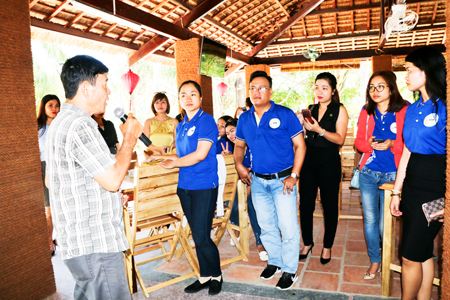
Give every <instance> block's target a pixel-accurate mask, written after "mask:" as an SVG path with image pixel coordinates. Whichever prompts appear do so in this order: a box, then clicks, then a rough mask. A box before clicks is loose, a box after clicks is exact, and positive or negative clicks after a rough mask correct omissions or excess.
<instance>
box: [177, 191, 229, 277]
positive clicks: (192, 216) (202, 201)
mask: <svg viewBox="0 0 450 300" xmlns="http://www.w3.org/2000/svg"><path fill="white" fill-rule="evenodd" d="M217 192H218V188H217V187H216V188H213V189H206V190H185V189H180V188H178V189H177V195H178V197H179V198H180V201H181V206H182V207H183V211H184V214H185V215H186V218H187V220H188V222H189V226H191V230H192V238H193V239H194V243H195V250H196V251H197V258H198V263H199V266H200V275H201V276H202V277H209V276H212V277H217V276H220V275H221V274H222V271H221V270H220V257H219V250H218V249H217V246H216V244H214V242H213V240H212V239H211V226H212V221H213V218H214V211H215V209H216V201H217Z"/></svg>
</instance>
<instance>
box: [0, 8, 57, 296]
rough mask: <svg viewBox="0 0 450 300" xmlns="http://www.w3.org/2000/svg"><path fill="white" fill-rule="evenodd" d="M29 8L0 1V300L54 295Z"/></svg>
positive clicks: (54, 287)
mask: <svg viewBox="0 0 450 300" xmlns="http://www.w3.org/2000/svg"><path fill="white" fill-rule="evenodd" d="M29 5H30V1H28V0H17V1H9V0H0V7H1V8H2V9H0V20H2V22H0V35H1V38H2V40H3V42H2V43H0V66H1V69H2V72H0V90H1V91H2V92H1V93H0V106H1V107H2V109H1V110H0V119H1V120H2V121H1V125H0V131H1V133H2V138H1V139H0V149H1V151H0V166H1V172H0V182H1V183H0V195H1V196H0V220H1V221H0V222H1V225H0V229H1V234H0V253H1V255H0V270H1V271H0V294H1V295H0V298H1V299H44V298H46V297H47V296H49V295H51V294H53V293H54V292H56V286H55V278H54V275H53V267H52V263H51V255H50V245H49V239H48V233H47V222H46V218H45V208H44V188H43V182H42V173H41V162H40V154H39V144H38V128H37V122H36V104H35V96H34V82H33V80H34V79H33V61H32V56H31V43H30V41H31V31H30V10H29ZM48 92H49V93H50V92H52V91H48Z"/></svg>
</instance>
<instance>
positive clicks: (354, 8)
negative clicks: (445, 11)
mask: <svg viewBox="0 0 450 300" xmlns="http://www.w3.org/2000/svg"><path fill="white" fill-rule="evenodd" d="M435 1H436V0H408V1H407V3H406V4H418V3H428V2H435ZM376 8H380V3H378V2H377V3H371V4H365V5H354V6H345V7H336V8H329V9H321V10H314V11H312V12H310V13H309V14H308V16H315V15H323V14H331V13H342V12H344V13H345V12H350V11H357V10H366V9H376Z"/></svg>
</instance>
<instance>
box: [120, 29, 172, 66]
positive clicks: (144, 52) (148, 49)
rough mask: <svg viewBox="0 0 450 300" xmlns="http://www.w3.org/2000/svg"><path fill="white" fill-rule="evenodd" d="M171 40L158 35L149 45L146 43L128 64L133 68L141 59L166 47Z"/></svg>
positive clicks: (131, 57)
mask: <svg viewBox="0 0 450 300" xmlns="http://www.w3.org/2000/svg"><path fill="white" fill-rule="evenodd" d="M169 41H170V39H168V38H166V37H164V36H161V35H156V36H154V37H153V38H151V39H150V41H148V42H147V43H145V44H144V45H143V46H142V47H141V48H139V50H138V51H136V52H135V53H134V54H133V55H132V56H130V58H129V59H128V64H129V66H130V67H131V66H132V65H134V64H135V63H136V62H138V61H140V60H141V59H143V58H145V57H147V56H148V55H150V54H153V53H155V52H156V51H157V50H158V49H159V48H161V47H163V46H164V45H166V44H167V43H168V42H169Z"/></svg>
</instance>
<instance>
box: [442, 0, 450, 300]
mask: <svg viewBox="0 0 450 300" xmlns="http://www.w3.org/2000/svg"><path fill="white" fill-rule="evenodd" d="M445 15H446V21H447V22H446V31H445V36H446V38H445V46H446V48H447V52H446V53H445V58H446V60H447V61H448V60H449V59H450V51H448V49H449V47H450V39H449V38H448V37H449V34H450V0H446V1H445ZM449 88H450V71H449V66H448V65H447V91H449ZM449 113H450V101H449V97H448V96H447V115H449ZM447 127H448V125H447ZM449 149H450V134H448V133H447V174H446V175H447V183H446V192H445V205H446V207H447V208H449V207H450V200H449V199H450V180H448V178H450V177H449V175H450V150H449ZM449 220H450V209H445V223H444V224H447V225H446V226H444V228H443V229H444V241H443V244H444V245H443V248H444V252H443V254H442V279H441V282H442V290H441V298H442V299H450V252H449V250H450V248H449V247H450V226H448V225H449V223H448V222H449Z"/></svg>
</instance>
